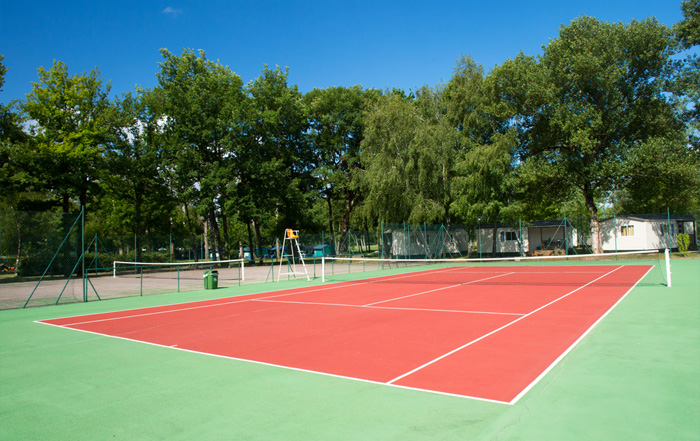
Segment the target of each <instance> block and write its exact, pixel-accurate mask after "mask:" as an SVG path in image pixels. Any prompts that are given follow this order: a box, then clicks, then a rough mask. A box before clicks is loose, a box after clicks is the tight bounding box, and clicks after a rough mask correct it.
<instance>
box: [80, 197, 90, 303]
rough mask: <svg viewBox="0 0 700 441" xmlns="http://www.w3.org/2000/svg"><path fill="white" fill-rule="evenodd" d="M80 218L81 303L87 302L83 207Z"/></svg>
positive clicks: (83, 207)
mask: <svg viewBox="0 0 700 441" xmlns="http://www.w3.org/2000/svg"><path fill="white" fill-rule="evenodd" d="M80 216H81V217H82V221H81V225H80V238H81V246H80V251H81V254H82V259H81V260H82V262H81V269H82V275H83V302H87V301H88V299H87V279H86V277H85V206H84V205H83V206H82V207H80Z"/></svg>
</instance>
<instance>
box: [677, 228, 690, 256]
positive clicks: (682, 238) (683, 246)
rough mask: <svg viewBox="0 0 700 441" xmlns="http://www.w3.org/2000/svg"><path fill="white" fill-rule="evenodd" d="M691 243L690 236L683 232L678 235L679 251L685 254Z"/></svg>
mask: <svg viewBox="0 0 700 441" xmlns="http://www.w3.org/2000/svg"><path fill="white" fill-rule="evenodd" d="M689 245H690V236H689V235H687V234H685V233H681V234H679V235H678V251H680V252H681V253H683V254H685V253H687V252H688V246H689Z"/></svg>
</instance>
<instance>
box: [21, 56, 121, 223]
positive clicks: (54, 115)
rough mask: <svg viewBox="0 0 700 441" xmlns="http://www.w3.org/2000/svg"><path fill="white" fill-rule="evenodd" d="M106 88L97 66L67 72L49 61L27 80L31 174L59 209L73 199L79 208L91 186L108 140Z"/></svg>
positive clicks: (96, 183)
mask: <svg viewBox="0 0 700 441" xmlns="http://www.w3.org/2000/svg"><path fill="white" fill-rule="evenodd" d="M110 89H111V86H110V84H109V83H107V84H106V85H105V84H103V81H102V80H101V79H100V72H99V71H98V70H97V68H95V69H93V70H92V71H90V72H89V73H83V74H82V75H70V74H69V73H68V67H67V66H66V65H65V64H64V63H62V62H60V61H58V62H56V61H55V62H54V64H53V66H52V67H51V69H49V70H46V69H44V68H43V67H42V68H39V82H38V83H33V84H32V91H31V92H30V93H29V94H28V95H27V99H26V101H25V103H24V106H23V107H24V111H25V112H26V113H27V115H28V116H29V118H30V119H31V120H33V121H35V124H34V125H33V126H32V132H33V135H34V139H35V141H36V158H35V159H36V162H34V164H33V165H34V166H35V167H37V168H36V170H35V173H37V174H38V175H39V176H41V181H42V182H43V183H44V184H45V186H46V189H47V190H48V191H49V192H50V193H52V194H53V195H54V197H55V198H56V199H57V203H58V204H60V206H62V207H63V211H64V212H68V211H69V210H70V207H71V200H72V199H73V198H77V200H78V202H79V203H80V205H81V206H85V205H86V204H87V202H88V196H89V195H90V194H91V193H92V192H94V191H96V189H97V185H98V182H97V179H98V171H99V169H100V167H101V161H102V158H103V153H104V150H105V146H106V145H107V144H108V143H109V142H111V132H110V129H111V126H110V123H109V115H110V112H111V110H110V109H111V104H110V102H109V99H108V96H109V92H110Z"/></svg>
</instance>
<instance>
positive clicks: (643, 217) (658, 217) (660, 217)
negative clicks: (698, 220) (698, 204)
mask: <svg viewBox="0 0 700 441" xmlns="http://www.w3.org/2000/svg"><path fill="white" fill-rule="evenodd" d="M613 219H631V220H636V221H642V222H644V221H667V220H669V219H670V220H674V221H687V222H695V216H693V215H692V214H686V215H674V214H672V215H670V216H669V215H667V214H618V215H616V216H615V217H614V218H613V217H608V218H605V219H601V222H609V221H612V220H613Z"/></svg>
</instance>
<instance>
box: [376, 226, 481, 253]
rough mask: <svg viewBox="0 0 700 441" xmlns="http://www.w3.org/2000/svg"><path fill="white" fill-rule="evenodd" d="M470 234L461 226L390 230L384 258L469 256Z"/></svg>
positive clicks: (387, 231) (385, 239)
mask: <svg viewBox="0 0 700 441" xmlns="http://www.w3.org/2000/svg"><path fill="white" fill-rule="evenodd" d="M468 251H469V233H468V232H467V229H466V228H464V227H462V226H454V225H450V226H444V225H441V226H440V227H439V228H437V229H436V228H432V227H431V228H430V229H427V228H425V227H423V228H421V227H420V226H419V227H413V228H411V227H405V228H389V229H387V230H386V231H385V232H384V250H383V253H382V255H383V256H385V257H389V256H391V257H393V258H400V259H404V258H426V259H428V258H445V257H454V256H460V255H464V256H466V255H467V252H468Z"/></svg>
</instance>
